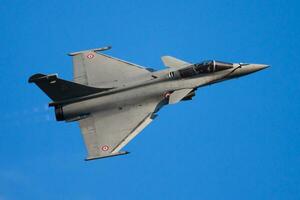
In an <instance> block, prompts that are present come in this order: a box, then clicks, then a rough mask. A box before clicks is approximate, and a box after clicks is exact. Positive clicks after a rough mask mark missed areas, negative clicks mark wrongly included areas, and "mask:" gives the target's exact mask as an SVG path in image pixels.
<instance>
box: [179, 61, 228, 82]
mask: <svg viewBox="0 0 300 200" xmlns="http://www.w3.org/2000/svg"><path fill="white" fill-rule="evenodd" d="M232 67H233V64H232V63H227V62H220V61H215V60H208V61H204V62H201V63H197V64H194V65H192V66H189V67H187V68H184V69H181V70H179V73H180V76H181V77H182V78H184V77H190V76H195V75H198V74H207V73H213V72H218V71H222V70H226V69H230V68H232Z"/></svg>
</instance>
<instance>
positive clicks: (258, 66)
mask: <svg viewBox="0 0 300 200" xmlns="http://www.w3.org/2000/svg"><path fill="white" fill-rule="evenodd" d="M268 67H270V66H269V65H265V64H252V66H251V68H252V70H253V72H256V71H259V70H263V69H266V68H268Z"/></svg>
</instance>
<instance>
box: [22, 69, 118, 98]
mask: <svg viewBox="0 0 300 200" xmlns="http://www.w3.org/2000/svg"><path fill="white" fill-rule="evenodd" d="M28 82H29V83H35V84H36V85H37V86H38V87H39V88H40V89H41V90H43V92H45V93H46V94H47V96H48V97H49V98H50V99H52V100H53V101H63V100H67V99H72V98H76V97H81V96H87V95H90V94H94V93H98V92H103V91H106V90H109V89H112V88H95V87H90V86H86V85H81V84H78V83H74V82H71V81H66V80H63V79H59V78H58V77H57V75H56V74H52V75H44V74H34V75H32V76H31V77H30V78H29V80H28Z"/></svg>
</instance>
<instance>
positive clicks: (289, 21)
mask: <svg viewBox="0 0 300 200" xmlns="http://www.w3.org/2000/svg"><path fill="white" fill-rule="evenodd" d="M299 9H300V4H299V1H296V0H294V1H289V0H286V1H282V0H272V1H261V0H254V1H248V0H247V1H246V0H239V1H230V0H223V1H222V0H209V1H188V0H186V1H171V0H170V1H153V0H152V1H131V0H128V1H121V0H119V1H109V0H105V1H104V0H102V1H96V0H86V1H30V0H28V1H22V0H20V1H14V0H2V1H1V3H0V25H1V27H0V47H1V48H0V70H1V71H0V87H1V99H0V103H1V117H0V119H1V126H0V157H1V159H0V200H15V199H23V200H24V199H30V200H32V199H38V200H40V199H43V200H53V199H59V200H60V199H74V200H77V199H78V200H83V199H87V200H94V199H103V200H104V199H203V200H204V199H205V200H225V199H226V200H227V199H228V200H235V199H236V200H241V199H243V200H250V199H251V200H252V199H256V200H265V199H272V200H298V199H300V128H299V123H300V116H299V114H300V101H299V100H300V85H299V79H300V66H299V63H300V56H299V53H300V13H299ZM105 45H112V46H113V48H112V50H110V51H107V53H108V54H110V55H113V56H115V57H119V58H121V59H124V60H128V61H131V62H134V63H137V64H140V65H144V66H148V67H153V68H155V69H163V68H164V66H163V65H162V62H161V60H160V57H161V56H163V55H172V56H174V57H178V58H181V59H183V60H186V61H189V62H199V61H201V60H204V59H217V60H223V61H229V62H250V63H264V64H269V65H271V66H272V67H271V68H269V69H267V70H264V71H261V72H258V73H255V74H253V75H250V76H247V77H242V78H240V79H236V80H232V81H228V82H224V83H222V84H217V85H213V86H209V87H206V88H202V89H199V90H198V92H197V96H196V98H195V99H194V100H193V101H189V102H182V103H180V104H177V105H174V106H168V107H165V108H164V109H162V110H161V111H160V112H159V116H158V118H156V120H154V122H153V123H152V124H150V126H148V127H147V128H146V129H145V130H144V131H143V132H142V133H141V134H140V135H138V137H136V138H135V139H134V140H133V141H132V142H131V143H130V144H129V145H128V146H126V147H125V150H127V151H130V152H131V154H129V155H125V156H119V157H114V158H110V159H102V160H96V161H90V162H86V161H84V158H85V156H86V151H85V148H84V145H83V141H82V138H81V135H80V130H79V128H78V125H77V123H64V122H60V123H58V122H56V121H55V120H54V115H53V110H52V109H49V108H47V103H48V102H49V99H48V98H47V97H46V96H45V95H44V94H43V93H42V92H41V91H40V90H39V89H38V88H37V87H36V86H34V85H30V84H28V83H27V79H28V77H29V76H30V75H32V74H34V73H37V72H42V73H56V72H57V73H59V75H60V77H62V78H65V79H69V80H70V79H72V62H71V58H70V57H68V56H67V55H66V54H67V53H69V52H73V51H78V50H83V49H89V48H96V47H102V46H105Z"/></svg>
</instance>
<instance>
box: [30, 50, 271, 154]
mask: <svg viewBox="0 0 300 200" xmlns="http://www.w3.org/2000/svg"><path fill="white" fill-rule="evenodd" d="M108 49H110V47H104V48H97V49H90V50H84V51H79V52H74V53H70V54H69V55H70V56H71V57H72V58H73V70H74V80H73V81H67V80H63V79H60V78H58V76H57V75H56V74H50V75H44V74H40V73H39V74H34V75H32V76H31V77H30V78H29V80H28V81H29V83H35V84H36V85H37V86H38V87H39V88H40V89H41V90H43V92H45V93H46V95H48V97H49V98H50V99H51V100H52V102H50V103H49V106H51V107H54V111H55V116H56V120H57V121H66V122H74V121H78V122H79V125H80V128H81V132H82V135H83V138H84V142H85V146H86V149H87V152H88V156H87V158H86V160H93V159H98V158H105V157H111V156H117V155H124V154H127V153H128V152H127V151H122V149H123V147H124V146H125V145H127V144H128V143H129V142H130V141H131V140H132V139H133V138H134V137H135V136H137V134H139V133H140V132H141V131H142V130H143V129H144V128H145V127H146V126H147V125H149V124H150V122H151V121H152V120H153V119H155V117H156V116H157V112H158V111H159V110H160V109H161V108H162V107H163V106H165V105H168V104H176V103H179V102H181V101H186V100H192V99H193V97H194V96H195V91H196V90H197V89H198V88H200V87H204V86H207V85H210V84H214V83H218V82H221V81H226V80H229V79H233V78H237V77H241V76H244V75H247V74H250V73H253V72H257V71H259V70H262V69H265V68H267V67H268V65H264V64H246V63H228V62H221V61H215V60H209V61H204V62H200V63H195V64H192V63H189V62H186V61H183V60H180V59H177V58H174V57H171V56H163V57H162V62H163V64H164V65H165V66H166V68H165V69H163V70H159V71H155V70H153V69H150V68H144V67H142V66H139V65H137V64H133V63H130V62H127V61H124V60H120V59H118V58H114V57H111V56H108V55H105V54H102V53H100V52H101V51H104V50H108Z"/></svg>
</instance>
